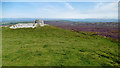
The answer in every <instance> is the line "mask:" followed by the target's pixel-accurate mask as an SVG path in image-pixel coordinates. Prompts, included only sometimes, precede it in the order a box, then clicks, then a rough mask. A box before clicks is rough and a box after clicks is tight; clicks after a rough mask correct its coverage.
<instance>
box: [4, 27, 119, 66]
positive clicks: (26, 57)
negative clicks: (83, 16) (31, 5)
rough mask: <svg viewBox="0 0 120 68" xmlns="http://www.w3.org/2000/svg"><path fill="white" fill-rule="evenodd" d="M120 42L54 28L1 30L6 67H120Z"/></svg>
mask: <svg viewBox="0 0 120 68" xmlns="http://www.w3.org/2000/svg"><path fill="white" fill-rule="evenodd" d="M119 62H120V60H118V42H114V41H112V40H110V39H107V38H104V37H101V36H98V35H95V34H92V33H85V32H80V33H77V32H73V31H70V30H65V29H60V28H56V27H53V26H45V27H37V28H35V29H32V28H26V29H25V28H24V29H9V28H6V27H3V28H2V64H3V66H61V65H62V66H119V65H118V63H119Z"/></svg>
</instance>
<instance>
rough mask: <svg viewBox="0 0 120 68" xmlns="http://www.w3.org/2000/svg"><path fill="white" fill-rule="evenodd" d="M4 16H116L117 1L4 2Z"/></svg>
mask: <svg viewBox="0 0 120 68" xmlns="http://www.w3.org/2000/svg"><path fill="white" fill-rule="evenodd" d="M2 17H3V18H82V19H84V18H115V19H117V17H118V3H117V2H3V3H2Z"/></svg>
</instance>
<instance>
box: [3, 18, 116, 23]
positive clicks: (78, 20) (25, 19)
mask: <svg viewBox="0 0 120 68" xmlns="http://www.w3.org/2000/svg"><path fill="white" fill-rule="evenodd" d="M35 19H41V20H56V21H71V22H84V23H95V22H118V20H117V19H54V18H53V19H50V18H48V19H47V18H46V19H44V18H2V23H10V22H23V21H35Z"/></svg>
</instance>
